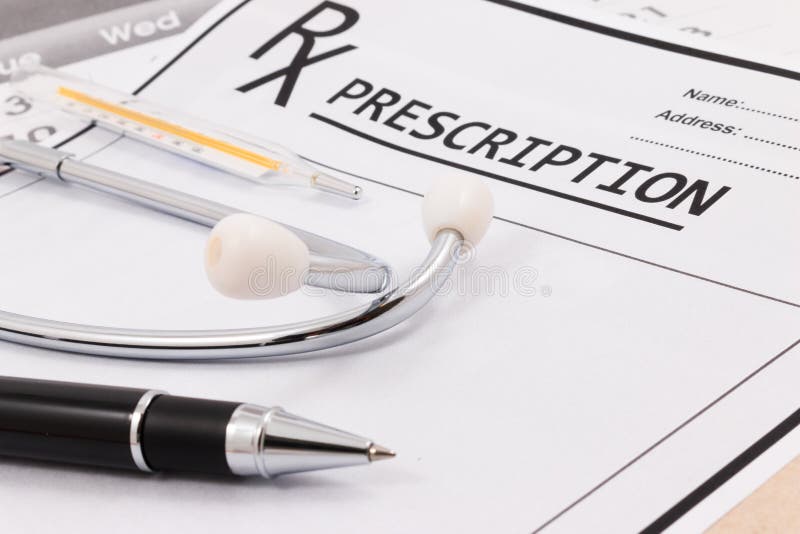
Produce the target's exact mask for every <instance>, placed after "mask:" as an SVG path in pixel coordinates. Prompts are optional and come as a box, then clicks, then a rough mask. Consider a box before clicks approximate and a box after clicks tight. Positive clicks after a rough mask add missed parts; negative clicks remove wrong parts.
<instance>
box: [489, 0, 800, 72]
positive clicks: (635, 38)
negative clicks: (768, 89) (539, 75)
mask: <svg viewBox="0 0 800 534" xmlns="http://www.w3.org/2000/svg"><path fill="white" fill-rule="evenodd" d="M485 1H486V2H490V3H492V4H497V5H499V6H504V7H508V8H511V9H515V10H517V11H523V12H525V13H529V14H531V15H536V16H537V17H542V18H545V19H549V20H552V21H554V22H560V23H562V24H567V25H569V26H574V27H576V28H581V29H583V30H588V31H590V32H595V33H600V34H603V35H607V36H609V37H614V38H616V39H622V40H625V41H630V42H633V43H638V44H641V45H645V46H650V47H653V48H658V49H660V50H666V51H669V52H674V53H676V54H683V55H684V56H691V57H695V58H699V59H705V60H707V61H713V62H715V63H724V64H725V65H730V66H732V67H739V68H741V69H747V70H753V71H757V72H763V73H764V74H771V75H773V76H779V77H781V78H788V79H790V80H795V81H800V72H795V71H793V70H789V69H782V68H780V67H774V66H772V65H765V64H764V63H757V62H755V61H749V60H747V59H741V58H737V57H733V56H726V55H725V54H718V53H716V52H708V51H706V50H700V49H699V48H692V47H690V46H685V45H679V44H675V43H670V42H668V41H662V40H660V39H654V38H652V37H645V36H644V35H639V34H636V33H631V32H626V31H623V30H618V29H616V28H612V27H609V26H603V25H602V24H597V23H595V22H588V21H585V20H581V19H578V18H575V17H570V16H568V15H563V14H561V13H556V12H554V11H548V10H546V9H542V8H540V7H534V6H530V5H527V4H521V3H519V2H515V1H514V0H485Z"/></svg>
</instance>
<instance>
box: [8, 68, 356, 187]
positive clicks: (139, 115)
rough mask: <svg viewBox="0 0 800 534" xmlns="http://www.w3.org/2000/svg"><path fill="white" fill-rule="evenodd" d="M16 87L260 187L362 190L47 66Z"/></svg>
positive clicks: (257, 143) (24, 74)
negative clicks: (281, 184)
mask: <svg viewBox="0 0 800 534" xmlns="http://www.w3.org/2000/svg"><path fill="white" fill-rule="evenodd" d="M12 87H13V89H14V90H15V91H17V92H18V93H20V94H21V95H22V96H25V97H27V98H29V99H31V100H33V101H34V102H41V103H44V104H47V105H51V106H55V107H56V108H58V109H60V110H62V111H64V112H66V113H69V114H70V115H73V116H76V117H79V118H81V119H84V120H86V121H89V122H90V123H92V124H95V125H97V126H100V127H102V128H105V129H108V130H111V131H113V132H116V133H119V134H122V135H125V136H127V137H130V138H132V139H136V140H139V141H143V142H145V143H148V144H151V145H154V146H156V147H158V148H161V149H164V150H168V151H170V152H173V153H176V154H180V155H182V156H186V157H189V158H191V159H193V160H196V161H199V162H201V163H204V164H206V165H210V166H212V167H215V168H217V169H220V170H223V171H226V172H229V173H231V174H234V175H236V176H240V177H242V178H247V179H249V180H252V181H255V182H258V183H267V182H269V181H274V180H275V179H276V178H277V179H280V178H283V179H285V180H288V181H289V182H290V183H299V184H304V185H308V186H310V187H314V188H317V189H320V190H323V191H326V192H329V193H335V194H338V195H342V196H346V197H349V198H352V199H358V198H360V197H361V188H360V187H359V186H357V185H354V184H352V183H349V182H347V181H344V180H341V179H339V178H335V177H333V176H330V175H327V174H325V173H322V172H320V171H318V170H317V169H315V168H314V167H312V166H311V165H309V164H307V163H306V162H305V161H303V160H302V159H301V158H300V157H299V156H298V155H297V154H294V153H293V152H291V151H290V150H288V149H286V148H284V147H282V146H280V145H277V144H275V143H271V142H267V141H262V140H255V139H253V138H252V137H249V136H247V135H246V134H240V133H238V132H237V133H232V132H231V130H229V129H225V128H223V127H221V126H218V125H214V124H211V123H208V122H206V121H203V120H201V119H197V118H195V117H190V116H188V115H183V114H180V113H176V112H174V111H171V110H166V109H164V108H163V107H162V106H159V105H158V104H154V103H152V102H147V101H145V100H142V99H140V98H138V97H136V96H134V95H130V94H127V93H122V92H119V91H115V90H113V89H110V88H107V87H103V86H100V85H97V84H93V83H91V82H88V81H86V80H82V79H80V78H76V77H73V76H69V75H67V74H64V73H62V72H59V71H57V70H54V69H49V68H47V67H44V66H42V65H26V66H23V67H22V68H21V69H20V70H19V71H18V72H17V73H16V74H15V75H14V76H13V77H12Z"/></svg>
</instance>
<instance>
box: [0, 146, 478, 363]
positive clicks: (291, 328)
mask: <svg viewBox="0 0 800 534" xmlns="http://www.w3.org/2000/svg"><path fill="white" fill-rule="evenodd" d="M0 164H5V165H9V166H11V167H13V168H15V169H20V170H23V171H28V172H32V173H35V174H37V175H39V176H42V177H47V178H57V179H59V180H61V181H63V182H67V183H73V184H78V185H82V186H85V187H88V188H90V189H93V190H96V191H100V192H104V193H110V194H113V195H115V196H118V197H122V198H126V199H129V200H132V201H135V202H137V203H140V204H143V205H145V206H148V207H150V208H153V209H155V210H158V211H161V212H165V213H168V214H171V215H174V216H177V217H181V218H183V219H187V220H189V221H192V222H195V223H198V224H201V225H204V226H208V227H214V226H215V225H217V223H219V222H220V221H222V220H223V219H225V218H227V217H229V216H231V215H234V214H238V213H239V212H240V210H237V209H235V208H232V207H229V206H225V205H222V204H218V203H215V202H212V201H209V200H206V199H202V198H199V197H195V196H192V195H189V194H186V193H182V192H179V191H175V190H171V189H168V188H165V187H162V186H159V185H156V184H152V183H148V182H144V181H141V180H138V179H136V178H132V177H130V176H126V175H123V174H119V173H116V172H113V171H110V170H107V169H101V168H98V167H95V166H92V165H87V164H85V163H82V162H80V161H77V160H75V159H72V157H71V155H70V154H68V153H65V152H61V151H57V150H53V149H48V148H44V147H40V146H36V145H32V144H29V143H22V142H17V141H6V142H0ZM424 202H425V204H424V206H423V215H424V222H425V226H426V229H427V231H428V235H429V238H430V239H431V249H430V252H429V253H428V256H427V257H426V258H425V260H424V261H423V263H422V265H421V266H420V267H419V268H418V269H416V270H414V272H413V274H412V275H411V276H410V278H409V279H408V280H407V281H405V282H404V283H402V284H400V285H397V286H396V287H392V288H387V285H388V284H389V280H390V273H391V272H390V269H389V268H388V266H386V265H385V264H384V263H382V262H381V261H380V260H378V259H377V258H375V257H373V256H371V255H369V254H367V253H365V252H362V251H360V250H357V249H355V248H352V247H349V246H347V245H343V244H341V243H338V242H336V241H332V240H330V239H326V238H324V237H320V236H318V235H316V234H312V233H309V232H306V231H304V230H300V229H298V228H292V227H285V228H286V229H288V230H289V231H291V232H292V233H293V234H294V235H295V236H297V237H298V238H299V239H300V240H301V241H302V242H303V243H305V245H306V246H307V247H308V251H309V253H310V256H309V260H310V261H309V267H308V271H307V274H306V277H305V279H304V283H305V284H308V285H313V286H317V287H323V288H331V289H338V290H344V291H351V292H357V293H380V294H379V295H378V296H377V297H376V298H375V299H373V300H372V301H371V302H369V303H367V304H363V305H361V306H358V307H356V308H353V309H351V310H348V311H344V312H341V313H337V314H334V315H330V316H327V317H323V318H320V319H316V320H312V321H304V322H297V323H291V324H285V325H277V326H265V327H263V328H241V329H228V330H202V331H197V330H145V329H128V328H109V327H101V326H92V325H84V324H73V323H66V322H59V321H53V320H49V319H42V318H37V317H31V316H26V315H19V314H15V313H11V312H7V311H2V310H0V339H4V340H7V341H11V342H15V343H22V344H25V345H32V346H37V347H44V348H48V349H57V350H62V351H68V352H78V353H84V354H93V355H100V356H111V357H122V358H143V359H152V360H179V359H191V360H198V359H234V358H252V357H265V356H278V355H290V354H299V353H305V352H311V351H317V350H322V349H327V348H331V347H336V346H339V345H343V344H346V343H350V342H353V341H357V340H360V339H363V338H366V337H369V336H372V335H375V334H377V333H380V332H383V331H384V330H387V329H389V328H391V327H393V326H395V325H397V324H398V323H400V322H402V321H404V320H405V319H407V318H408V317H410V316H411V315H413V314H414V313H416V312H417V311H418V310H419V309H420V308H422V307H423V306H424V305H425V304H426V303H427V302H428V301H429V300H430V299H431V298H432V297H433V296H434V295H435V294H436V293H437V292H438V291H439V290H440V289H441V288H442V286H443V284H444V283H445V282H446V281H447V279H448V277H449V275H450V273H451V272H452V270H453V268H454V267H455V265H456V264H457V262H458V254H459V252H460V250H461V248H462V246H464V244H465V242H467V241H468V242H470V243H471V244H475V243H477V241H478V240H479V239H480V238H481V237H482V236H483V234H484V233H485V231H486V228H487V227H488V224H489V222H490V220H491V218H492V210H493V206H492V198H491V194H490V193H489V191H488V188H487V187H486V186H485V184H483V183H482V182H481V181H479V180H477V179H475V178H474V177H471V176H461V177H458V178H456V179H454V180H450V181H446V182H445V181H442V182H440V183H438V184H437V185H436V186H434V188H433V189H432V190H431V191H430V192H429V193H428V195H426V198H425V201H424ZM253 217H255V216H253ZM261 220H262V221H263V219H261ZM270 224H272V223H270ZM376 273H377V276H376Z"/></svg>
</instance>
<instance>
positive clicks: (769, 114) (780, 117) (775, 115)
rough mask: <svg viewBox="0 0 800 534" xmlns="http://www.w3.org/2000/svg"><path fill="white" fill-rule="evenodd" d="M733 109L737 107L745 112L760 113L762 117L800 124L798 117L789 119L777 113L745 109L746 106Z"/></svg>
mask: <svg viewBox="0 0 800 534" xmlns="http://www.w3.org/2000/svg"><path fill="white" fill-rule="evenodd" d="M733 107H735V108H736V109H741V110H744V111H750V112H752V113H758V114H760V115H767V116H769V117H775V118H777V119H786V120H787V121H792V122H800V119H798V118H797V117H789V116H787V115H778V114H777V113H771V112H769V111H764V110H763V109H753V108H747V107H744V106H733Z"/></svg>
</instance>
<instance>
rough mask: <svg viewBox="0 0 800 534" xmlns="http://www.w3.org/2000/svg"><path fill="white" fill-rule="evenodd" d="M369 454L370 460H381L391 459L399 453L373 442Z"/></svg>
mask: <svg viewBox="0 0 800 534" xmlns="http://www.w3.org/2000/svg"><path fill="white" fill-rule="evenodd" d="M368 456H369V461H370V462H378V461H380V460H390V459H392V458H394V457H395V456H397V453H395V452H394V451H393V450H391V449H387V448H386V447H384V446H382V445H378V444H377V443H373V444H372V445H370V446H369V451H368Z"/></svg>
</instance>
